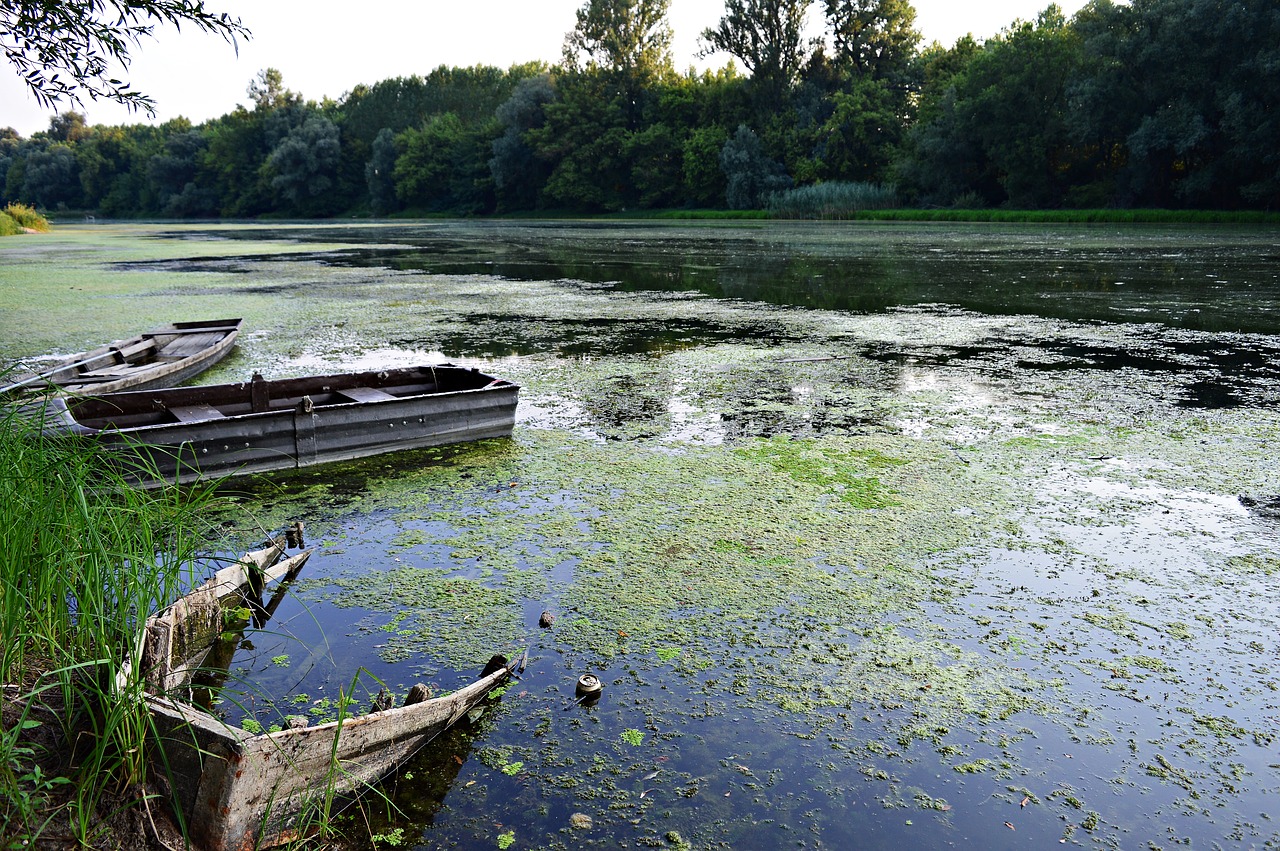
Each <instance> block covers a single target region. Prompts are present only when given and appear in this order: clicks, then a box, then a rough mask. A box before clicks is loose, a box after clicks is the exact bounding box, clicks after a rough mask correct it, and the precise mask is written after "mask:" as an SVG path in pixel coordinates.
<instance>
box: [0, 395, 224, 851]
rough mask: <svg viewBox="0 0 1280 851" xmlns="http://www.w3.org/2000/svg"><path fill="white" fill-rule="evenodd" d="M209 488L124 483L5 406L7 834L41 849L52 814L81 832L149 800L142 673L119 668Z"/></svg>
mask: <svg viewBox="0 0 1280 851" xmlns="http://www.w3.org/2000/svg"><path fill="white" fill-rule="evenodd" d="M212 499H213V497H212V494H211V492H210V491H207V490H206V491H199V490H196V491H193V490H185V491H179V490H178V489H175V488H170V489H163V490H160V491H156V492H141V491H137V490H134V489H131V488H129V487H127V486H126V485H125V484H124V483H123V482H122V481H121V480H120V478H119V475H118V474H117V473H114V472H113V471H112V469H111V466H110V465H108V464H104V463H101V461H100V459H99V458H98V453H97V451H96V449H95V447H93V446H92V445H91V444H85V443H82V442H79V441H75V440H68V439H59V438H56V437H51V436H46V435H42V434H41V433H40V432H39V431H38V430H35V429H33V428H32V427H31V426H30V424H29V423H28V422H27V420H26V419H24V418H23V417H22V416H20V415H18V413H17V412H16V410H15V409H14V408H13V406H11V405H10V406H4V407H0V552H2V553H3V558H0V589H2V591H3V596H2V597H0V638H2V640H3V641H2V644H0V683H4V684H6V685H5V718H4V724H3V725H2V726H0V825H3V826H4V829H3V830H0V833H2V834H4V836H3V838H4V839H6V840H7V841H10V842H17V843H19V845H23V846H27V847H38V846H39V845H40V837H41V835H42V831H44V830H46V829H47V828H48V826H49V825H50V824H51V823H52V822H56V823H57V824H58V825H59V830H60V831H63V832H67V833H69V834H70V836H71V837H72V838H74V840H75V841H76V842H80V843H85V844H88V843H91V842H92V841H93V840H94V836H95V835H96V833H97V831H99V830H100V829H101V828H100V825H101V823H102V822H103V820H104V813H103V812H102V810H103V808H104V807H105V806H106V805H107V802H108V801H110V802H112V804H111V805H112V806H118V805H119V803H120V802H121V801H125V802H130V801H132V802H135V803H137V802H141V803H142V804H143V805H146V804H147V799H146V797H145V794H144V793H143V792H142V790H143V789H144V786H143V784H144V782H145V780H146V758H145V754H146V749H147V744H148V739H149V737H150V735H151V732H152V728H151V725H150V720H149V716H148V713H147V711H146V707H145V704H144V701H143V699H142V683H141V682H139V681H138V678H137V677H136V676H135V677H132V678H128V679H125V680H124V681H118V678H117V676H116V672H117V671H118V670H120V665H121V662H122V661H123V660H124V659H125V657H126V655H127V654H128V653H130V651H131V648H132V645H133V643H134V642H135V640H136V635H137V629H138V627H139V625H140V624H141V623H142V621H144V620H145V619H146V617H147V616H148V615H149V614H150V613H151V612H152V611H154V610H155V609H158V608H160V607H162V606H164V605H167V604H168V603H169V602H171V601H172V600H173V599H174V598H175V597H176V596H177V594H178V593H180V588H179V586H180V585H181V583H182V572H183V565H188V564H190V563H191V560H192V558H193V557H194V556H195V555H196V552H197V549H198V547H199V546H200V544H201V543H202V542H204V541H205V540H206V538H205V535H204V533H205V532H206V531H207V529H206V527H205V526H204V521H203V520H202V517H204V516H205V515H206V511H207V509H208V508H209V507H210V506H209V503H210V501H211V500H212ZM55 725H56V726H58V727H60V729H57V730H40V729H39V728H40V727H42V726H55ZM42 734H44V735H42ZM41 743H43V744H41ZM6 847H16V846H6Z"/></svg>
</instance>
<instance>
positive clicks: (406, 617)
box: [128, 222, 1280, 849]
mask: <svg viewBox="0 0 1280 851" xmlns="http://www.w3.org/2000/svg"><path fill="white" fill-rule="evenodd" d="M173 237H178V238H181V239H190V240H192V242H193V244H194V243H195V242H197V241H198V242H200V244H201V247H202V248H201V252H200V256H198V257H197V256H193V257H192V258H191V259H190V260H176V261H175V260H164V261H159V262H157V261H148V262H130V263H129V264H128V268H129V269H130V270H132V271H135V272H138V271H147V270H153V271H156V272H158V273H161V274H164V275H168V276H171V277H174V278H175V280H174V281H173V282H172V283H170V284H167V286H171V287H173V288H174V289H179V288H184V287H187V286H190V288H192V289H193V290H196V291H201V292H206V293H208V295H209V297H210V298H218V299H220V300H222V301H223V303H224V304H225V305H226V306H227V307H230V306H232V305H235V304H238V303H244V304H246V305H253V304H257V300H259V299H271V300H273V301H272V302H271V303H272V304H278V303H282V302H279V301H275V300H284V301H283V303H287V304H288V305H289V310H290V314H289V315H290V317H291V318H292V319H295V320H296V321H295V322H294V323H292V324H290V323H286V322H284V321H282V322H281V323H280V325H279V327H278V328H277V329H276V330H275V331H273V332H272V334H269V335H268V334H265V333H264V335H263V336H262V338H260V339H259V340H258V341H256V342H255V341H254V340H253V339H252V338H250V339H249V340H248V341H247V342H245V343H242V345H241V351H240V353H239V354H238V355H237V357H238V358H239V360H238V361H232V362H231V364H230V365H229V366H227V367H226V369H227V370H229V371H230V370H243V369H247V368H257V367H258V366H260V365H262V364H267V365H270V366H274V367H278V368H280V369H283V370H292V371H295V372H296V371H299V370H303V369H306V368H312V367H313V365H314V364H316V363H326V364H327V363H335V362H336V363H355V362H363V361H361V359H362V358H373V359H378V358H382V359H386V360H387V361H388V362H391V361H393V360H397V359H404V358H407V359H413V358H419V357H421V356H422V355H423V353H429V352H430V353H439V354H440V355H441V356H443V357H448V358H451V359H459V360H462V361H464V362H468V363H477V364H482V365H484V366H485V367H486V368H487V369H489V370H491V371H493V372H496V373H498V374H501V375H504V376H506V377H511V378H512V379H513V380H516V381H518V382H519V383H521V384H522V385H523V387H524V390H523V395H522V397H521V410H520V414H519V421H518V426H517V434H516V437H515V439H514V440H513V441H509V442H504V441H499V442H495V443H491V444H484V445H479V446H465V447H458V448H454V449H449V450H441V451H434V452H429V453H412V454H409V455H405V456H395V457H388V458H380V459H370V460H367V461H364V462H358V463H354V464H349V465H338V466H335V467H332V468H326V469H325V470H323V471H310V472H305V473H299V474H295V475H282V476H276V477H271V478H259V479H254V480H250V481H249V482H243V483H238V484H236V485H233V486H231V490H232V491H234V492H236V493H239V494H242V496H241V497H240V498H241V500H242V502H241V504H242V505H243V506H244V507H246V508H247V509H248V511H249V513H250V514H251V515H252V516H254V517H257V518H260V519H261V520H262V522H264V523H270V522H276V523H279V524H283V523H285V522H288V521H291V520H293V519H299V518H302V519H305V520H306V521H307V522H308V526H309V529H311V530H313V534H314V541H313V543H318V544H319V545H320V550H319V551H318V553H317V554H316V556H314V557H313V559H312V562H311V563H310V564H309V565H308V568H307V571H306V573H305V574H304V576H303V578H302V579H301V580H300V582H299V584H298V585H297V586H295V588H294V589H292V591H291V592H290V593H289V594H288V595H287V596H286V597H285V598H284V600H283V602H282V603H281V604H280V606H279V608H278V609H277V610H276V612H275V615H274V617H273V619H272V620H271V621H270V622H269V623H268V624H266V625H265V627H263V628H262V629H258V630H254V629H249V630H248V631H247V632H246V633H245V634H244V635H236V636H235V637H234V642H233V643H234V644H235V645H236V646H235V647H234V648H232V649H235V653H234V656H233V658H232V660H231V662H230V668H231V674H232V675H231V676H230V677H229V678H228V680H227V682H228V683H229V687H228V690H227V692H226V694H225V696H224V700H223V703H222V704H220V706H219V711H221V712H223V713H225V715H226V717H227V718H228V721H229V722H231V723H240V719H242V718H243V717H245V716H246V715H249V716H252V717H253V718H254V719H257V720H258V721H259V723H262V724H263V725H264V726H269V725H270V724H272V723H274V722H276V721H278V720H279V718H280V716H282V715H284V714H290V713H298V714H310V715H311V716H312V717H313V719H315V720H323V719H324V718H325V717H326V715H325V713H326V712H331V711H332V702H333V700H334V699H336V696H337V695H338V693H339V692H340V691H341V692H344V693H345V692H349V691H350V690H351V687H352V684H353V681H354V682H355V683H356V684H355V694H356V698H357V702H358V703H359V704H360V705H367V702H368V699H369V697H370V696H371V695H372V694H374V693H376V692H378V691H379V690H380V689H382V688H384V687H385V688H388V689H389V690H391V691H393V692H396V693H398V694H403V693H404V691H405V690H406V689H407V688H408V687H409V686H411V685H412V684H413V683H414V682H418V681H423V682H428V683H430V684H432V685H433V686H435V687H436V688H437V689H438V690H448V689H453V688H457V687H458V686H460V685H461V684H463V683H465V682H467V681H468V679H469V678H470V677H472V676H474V675H475V673H476V672H478V670H479V667H480V666H481V665H482V664H483V661H484V659H486V658H487V656H488V652H490V651H491V650H493V649H496V648H502V649H504V650H517V651H520V650H524V649H527V650H528V653H529V659H530V662H529V666H528V668H527V670H526V671H525V673H524V674H523V676H522V679H521V680H520V681H519V682H517V683H514V684H513V685H512V687H511V688H510V689H508V690H507V691H506V692H505V693H504V694H503V695H501V696H500V697H499V698H497V699H495V700H494V701H493V702H492V703H491V704H490V705H489V706H488V707H487V709H486V711H485V712H484V713H483V715H482V716H480V717H478V718H476V719H474V720H473V721H468V722H464V723H463V724H461V725H460V726H459V727H458V728H456V729H455V730H453V731H451V732H450V733H449V734H448V735H446V736H444V737H442V738H441V739H440V740H438V741H437V742H436V743H434V744H433V745H431V746H430V747H429V748H427V749H426V750H425V751H424V752H423V753H421V754H420V755H419V756H418V757H416V758H415V759H414V761H413V762H412V763H411V764H409V765H407V766H405V768H404V769H403V770H402V771H401V772H400V773H399V774H398V775H397V777H395V778H391V779H390V780H389V781H388V783H387V784H386V785H385V786H384V787H383V788H382V789H381V790H380V796H379V795H370V796H365V797H364V798H363V799H361V801H360V802H358V803H357V804H356V805H354V807H353V808H352V809H350V810H349V811H348V813H347V815H346V816H345V819H346V822H345V823H346V826H347V829H348V830H349V832H350V833H351V834H352V835H354V836H357V837H359V836H367V835H369V834H370V832H372V833H374V834H376V835H377V836H381V837H383V838H382V839H376V838H375V839H374V840H369V839H363V840H356V844H357V845H358V846H359V845H363V846H364V847H369V846H370V845H373V846H374V847H378V848H387V847H395V843H397V842H399V843H402V844H403V845H404V846H406V847H427V848H438V847H460V848H490V847H507V846H508V845H509V846H510V847H513V848H533V847H538V848H571V847H579V846H587V847H607V848H614V847H669V848H677V847H685V843H688V844H689V845H691V846H692V847H698V848H725V847H729V848H741V849H756V848H758V849H772V848H782V847H792V848H832V849H834V848H863V847H866V848H890V847H902V846H908V847H947V846H955V847H984V848H986V847H992V848H1000V847H1008V848H1024V847H1044V846H1047V845H1054V846H1056V845H1059V844H1070V845H1101V846H1108V847H1119V848H1129V847H1148V846H1150V847H1169V846H1173V845H1182V844H1186V845H1191V846H1193V847H1204V846H1223V847H1274V846H1275V845H1276V844H1280V828H1278V827H1277V826H1276V825H1277V822H1276V821H1275V819H1276V818H1277V817H1280V812H1278V811H1277V807H1276V806H1275V802H1276V801H1277V800H1280V751H1277V747H1278V744H1277V742H1278V741H1280V685H1278V684H1277V677H1278V676H1280V633H1277V624H1278V623H1280V593H1278V592H1277V590H1276V586H1275V580H1276V576H1277V575H1280V532H1278V531H1277V527H1276V523H1275V518H1274V517H1273V516H1271V515H1269V514H1268V513H1267V512H1265V511H1260V510H1258V509H1257V506H1258V505H1262V506H1264V507H1265V506H1266V505H1269V504H1270V503H1269V502H1268V501H1267V500H1269V499H1270V498H1271V496H1272V495H1274V494H1276V493H1280V469H1278V468H1277V463H1276V460H1275V458H1276V456H1275V453H1274V451H1273V447H1274V442H1275V440H1276V439H1277V435H1278V434H1280V417H1277V411H1276V406H1277V402H1280V381H1278V380H1277V379H1280V360H1278V357H1280V235H1277V234H1276V233H1275V232H1274V231H1273V230H1268V229H1236V228H1194V229H1192V228H1165V227H1150V226H1147V227H1115V226H1098V227H1074V228H1061V227H1057V228H1040V227H996V226H968V227H960V226H938V227H929V226H897V225H809V226H801V225H771V224H765V225H749V226H743V225H737V224H734V225H719V224H717V225H699V226H671V225H665V224H617V223H605V224H584V223H573V222H564V223H561V222H555V223H499V224H491V223H476V224H471V223H441V224H427V225H385V226H381V225H379V226H367V227H358V226H353V227H345V226H290V227H279V228H257V227H254V228H241V229H238V230H229V231H228V230H219V231H214V232H207V233H206V232H201V231H183V232H181V233H173V234H162V238H164V239H170V238H173ZM210 239H212V240H214V242H213V245H214V246H215V250H214V251H213V252H212V254H213V255H214V256H210V250H209V248H208V244H207V241H208V240H210ZM219 240H223V241H225V242H219ZM240 240H245V241H253V242H259V241H263V240H267V241H273V240H279V241H280V242H281V244H282V245H284V244H286V243H287V244H289V245H290V246H291V247H292V248H293V249H295V250H291V252H290V253H288V254H283V253H282V254H279V255H271V254H267V255H265V256H264V255H261V254H253V255H250V254H245V253H240V252H238V251H237V241H240ZM310 243H325V244H333V243H340V244H341V245H340V246H339V247H336V248H332V249H327V248H326V249H324V250H319V249H317V250H309V249H308V248H307V245H308V244H310ZM224 244H225V253H223V254H219V252H220V251H221V250H222V246H223V245H224ZM297 248H301V249H302V250H301V252H300V253H299V252H298V251H297V250H296V249H297ZM186 272H201V273H205V274H209V273H212V274H213V275H215V276H219V275H221V277H215V278H214V279H212V282H210V281H209V280H206V279H205V278H200V279H199V280H200V283H198V284H190V285H188V284H185V283H184V282H183V281H182V280H181V279H182V278H183V274H181V273H186ZM227 272H235V273H239V274H236V275H231V276H227V275H225V274H222V273H227ZM175 273H179V274H177V275H175ZM166 280H167V279H166ZM201 288H204V289H201ZM222 312H227V311H225V310H224V311H222ZM1242 494H1246V495H1248V494H1252V495H1255V496H1256V497H1258V498H1259V499H1260V500H1261V501H1259V499H1254V501H1253V502H1252V503H1250V502H1249V500H1248V499H1246V500H1244V501H1242V500H1240V499H1239V496H1240V495H1242ZM1251 498H1252V497H1251ZM238 522H239V521H237V520H228V523H229V524H232V525H234V524H236V523H238ZM400 571H406V572H404V573H403V574H402V573H400ZM414 571H417V572H416V573H414ZM411 575H412V576H417V577H418V578H419V579H420V580H421V582H422V583H423V584H422V585H421V586H419V585H415V584H412V582H411V581H410V579H409V578H408V577H410V576H411ZM385 577H390V578H391V579H390V581H389V583H386V584H384V583H383V582H382V581H381V579H382V578H385ZM424 577H425V578H424ZM375 580H377V581H375ZM414 581H417V580H414ZM362 586H367V592H368V593H367V594H365V596H362V597H359V598H358V599H359V602H360V605H356V606H348V605H346V603H348V602H350V601H351V599H352V598H353V595H359V594H361V593H363V591H364V590H365V589H363V588H362ZM744 589H745V590H744ZM544 610H548V611H552V612H554V613H556V614H557V624H556V626H555V627H553V628H552V629H550V630H541V629H539V628H538V626H537V620H538V616H539V614H540V613H541V612H542V611H544ZM584 672H592V673H596V674H597V675H599V676H600V677H601V679H602V680H603V681H604V682H605V684H606V687H605V692H604V697H603V699H602V700H601V701H600V703H599V704H597V705H595V706H591V707H584V706H578V705H575V704H574V702H573V684H574V681H575V679H576V678H577V676H578V675H579V674H580V673H584ZM357 675H358V680H357ZM304 695H305V696H304ZM237 704H238V705H237ZM313 710H314V711H313ZM655 772H656V773H655ZM388 802H389V803H390V805H392V806H388ZM574 815H581V816H587V817H589V818H590V820H591V826H590V827H575V826H574V824H575V822H573V821H572V820H571V816H574ZM576 823H577V824H581V823H582V822H581V820H579V821H578V822H576Z"/></svg>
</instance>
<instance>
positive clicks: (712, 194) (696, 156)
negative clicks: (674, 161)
mask: <svg viewBox="0 0 1280 851" xmlns="http://www.w3.org/2000/svg"><path fill="white" fill-rule="evenodd" d="M728 141H729V134H728V132H726V131H725V129H724V128H723V127H721V126H719V125H717V124H712V125H711V126H709V127H699V128H698V129H696V130H694V131H693V132H692V133H690V134H689V138H687V139H685V142H684V147H683V150H682V151H681V154H682V162H681V175H682V178H683V180H684V190H685V197H686V198H687V199H688V200H689V203H690V204H691V205H692V206H694V207H718V206H720V205H721V204H723V203H724V193H725V189H726V188H727V183H726V181H725V177H724V169H722V168H720V152H721V151H723V150H724V146H725V143H726V142H728Z"/></svg>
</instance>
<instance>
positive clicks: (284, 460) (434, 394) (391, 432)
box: [44, 364, 520, 485]
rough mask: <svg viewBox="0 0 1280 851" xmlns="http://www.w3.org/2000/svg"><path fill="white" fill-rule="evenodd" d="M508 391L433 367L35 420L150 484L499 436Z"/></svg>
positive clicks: (53, 407) (61, 406)
mask: <svg viewBox="0 0 1280 851" xmlns="http://www.w3.org/2000/svg"><path fill="white" fill-rule="evenodd" d="M519 389H520V388H519V387H518V386H517V385H515V384H512V383H510V382H507V381H503V380H501V379H495V378H493V377H492V376H489V375H485V374H484V373H481V372H479V371H477V370H474V369H467V368H464V367H458V366H453V365H450V364H443V365H439V366H426V367H417V368H412V369H396V370H383V371H379V372H359V373H346V374H340V375H326V376H314V377H310V378H297V379H285V380H280V381H264V380H262V379H261V378H260V377H257V376H255V378H254V380H253V381H250V382H244V383H241V384H224V385H209V386H204V387H185V388H178V389H173V390H163V391H150V392H140V393H117V394H109V395H106V396H101V397H95V398H92V399H81V400H75V399H72V400H64V399H54V400H52V401H50V402H49V404H48V406H47V408H46V410H45V412H44V416H45V423H46V430H54V431H67V432H72V433H77V434H84V435H92V437H93V438H94V439H96V440H97V441H98V442H99V443H101V444H102V445H104V446H105V447H107V448H109V449H111V450H112V451H113V453H114V455H115V456H116V457H117V458H119V459H122V460H123V462H124V463H125V465H126V475H128V476H129V477H130V478H131V479H132V480H134V481H136V482H137V483H138V484H142V485H155V484H159V483H161V482H176V481H191V480H194V479H197V478H205V477H223V476H235V475H245V474H249V473H260V472H266V471H270V470H281V469H296V468H301V467H308V466H311V465H314V464H321V463H326V462H331V461H343V460H350V459H353V458H361V457H365V456H370V455H379V454H382V453H386V452H395V451H400V450H405V449H415V448H421V447H427V446H438V445H442V444H448V443H459V442H463V441H471V440H481V439H485V438H493V437H507V436H510V434H511V431H512V429H513V427H514V424H515V409H516V402H517V398H518V394H519Z"/></svg>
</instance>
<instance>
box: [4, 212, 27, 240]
mask: <svg viewBox="0 0 1280 851" xmlns="http://www.w3.org/2000/svg"><path fill="white" fill-rule="evenodd" d="M20 233H22V225H20V224H18V223H17V221H15V220H14V218H13V216H11V215H9V214H8V213H6V212H5V211H4V210H0V236H16V235H17V234H20Z"/></svg>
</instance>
